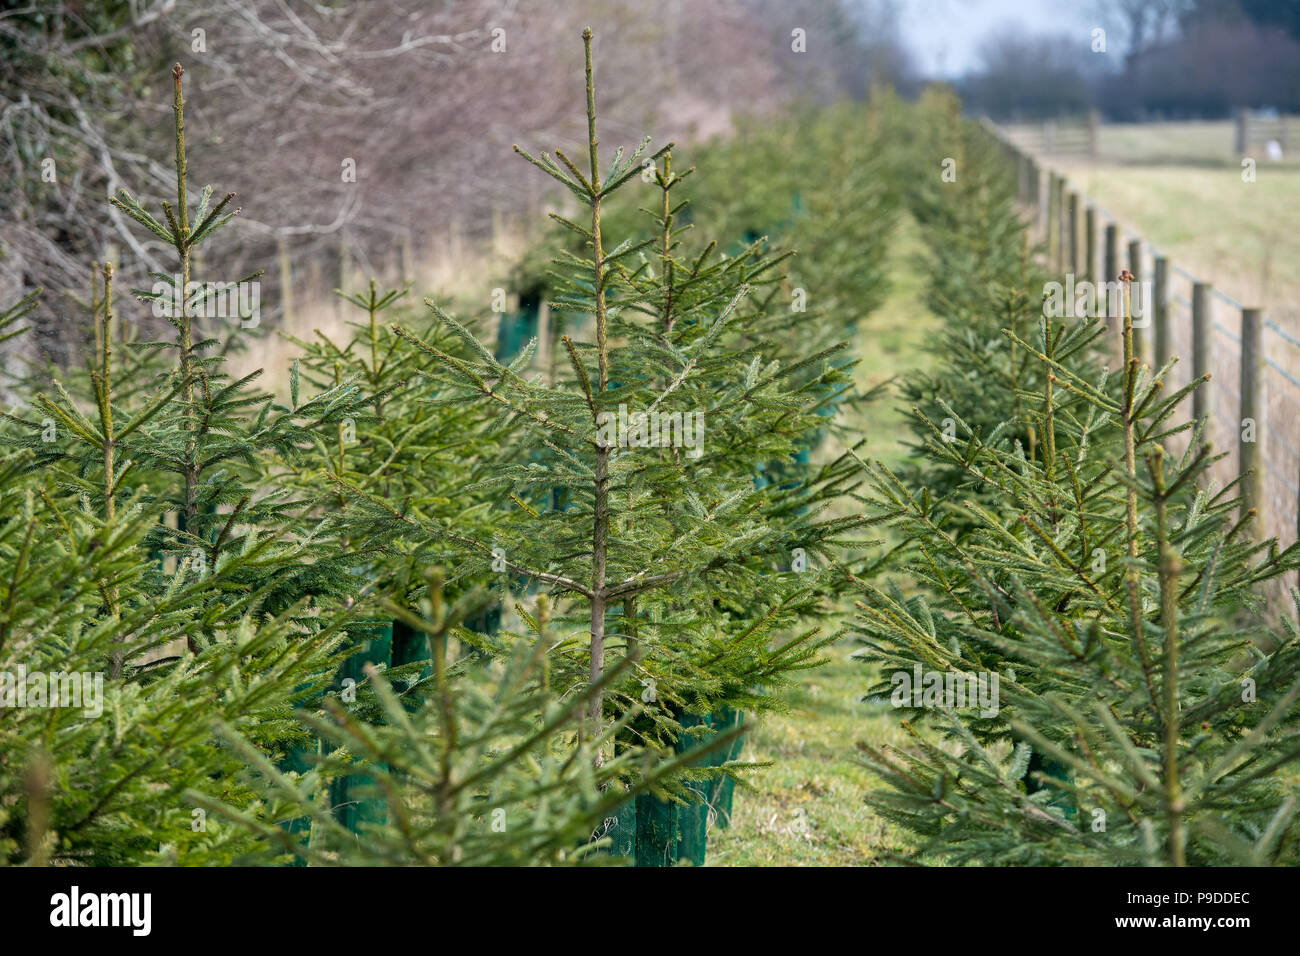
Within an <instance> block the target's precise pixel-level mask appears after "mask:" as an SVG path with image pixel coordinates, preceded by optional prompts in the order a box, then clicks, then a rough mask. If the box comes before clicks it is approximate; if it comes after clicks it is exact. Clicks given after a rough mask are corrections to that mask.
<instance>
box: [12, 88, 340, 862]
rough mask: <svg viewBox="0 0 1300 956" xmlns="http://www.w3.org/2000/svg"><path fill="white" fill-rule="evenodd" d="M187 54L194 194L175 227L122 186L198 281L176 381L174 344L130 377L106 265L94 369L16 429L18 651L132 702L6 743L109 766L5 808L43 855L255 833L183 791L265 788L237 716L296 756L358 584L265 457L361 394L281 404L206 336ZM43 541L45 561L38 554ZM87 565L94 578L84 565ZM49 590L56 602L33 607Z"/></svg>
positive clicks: (206, 203) (132, 850)
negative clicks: (342, 597)
mask: <svg viewBox="0 0 1300 956" xmlns="http://www.w3.org/2000/svg"><path fill="white" fill-rule="evenodd" d="M181 72H182V71H181V70H180V67H179V66H178V67H177V68H176V70H175V71H174V78H175V100H174V109H175V131H176V165H177V193H178V196H177V205H176V206H175V207H173V206H172V205H171V204H170V203H164V218H165V219H166V221H167V226H163V225H162V224H161V223H160V222H159V220H157V219H156V218H154V217H152V216H151V215H150V214H149V213H148V212H147V211H145V210H144V208H143V207H142V206H141V205H140V204H139V203H138V202H136V201H135V200H134V199H133V198H131V197H130V196H129V195H128V194H126V193H125V192H124V193H122V194H120V195H119V197H118V198H117V200H116V202H118V203H119V204H120V206H121V208H123V209H124V210H126V211H127V212H128V213H129V214H130V215H131V216H132V218H134V219H135V220H136V221H138V222H140V223H141V224H142V225H144V226H145V227H146V228H147V229H149V231H150V232H151V233H153V234H154V235H155V236H158V237H160V238H164V239H166V240H167V241H168V242H169V244H170V245H171V246H172V247H173V248H174V249H175V250H176V252H177V256H178V263H179V266H180V272H179V274H178V276H176V277H167V276H157V277H156V278H157V279H158V280H159V282H160V284H161V286H162V289H161V291H160V290H159V289H158V287H155V291H154V292H149V293H142V294H141V297H142V298H143V299H145V300H146V301H151V302H165V301H166V300H167V299H168V297H169V296H170V295H172V294H175V295H180V293H181V292H182V290H183V292H184V294H185V298H184V302H183V305H182V307H181V308H180V309H179V310H177V311H176V312H174V313H170V314H168V320H169V322H171V324H172V326H173V327H174V328H175V330H176V333H177V338H176V341H175V342H174V343H137V346H138V347H139V348H142V349H145V350H155V351H170V352H171V353H173V354H174V355H175V359H176V361H175V364H174V365H173V366H172V367H171V368H170V369H169V370H167V371H166V373H165V374H164V375H163V376H162V377H161V380H159V379H158V378H157V377H154V376H151V375H148V374H145V373H146V370H152V369H154V368H157V367H159V365H160V363H156V362H130V363H126V368H127V370H128V371H129V372H130V373H131V374H135V375H138V376H139V377H140V378H142V379H143V380H144V381H143V384H142V383H141V382H140V381H136V382H131V383H127V384H126V385H125V386H121V387H119V385H120V378H121V374H122V373H121V368H120V366H119V360H120V356H121V354H122V350H121V343H120V342H119V336H118V330H119V328H120V327H121V326H122V325H123V324H124V323H120V322H119V321H118V316H117V312H118V309H117V303H116V301H115V299H114V295H113V290H112V284H111V279H112V269H111V267H106V268H105V270H104V273H103V286H102V293H100V292H97V293H96V294H95V295H93V296H92V306H93V309H94V310H95V315H94V319H95V323H96V324H95V336H94V341H95V343H96V350H95V352H94V354H93V356H92V358H91V359H90V360H89V361H88V363H87V375H86V376H85V378H84V379H81V380H80V381H79V382H78V384H76V385H74V387H73V388H71V389H69V388H64V387H63V385H62V383H61V382H60V381H57V380H56V381H55V382H54V388H55V394H54V395H53V396H50V395H40V396H38V397H37V399H36V401H35V403H34V411H35V413H36V416H37V417H38V418H39V416H41V415H44V416H45V417H44V418H43V419H40V420H36V421H33V420H32V419H30V418H27V417H25V415H27V414H30V412H24V413H18V414H13V415H9V416H6V418H7V419H8V423H9V424H10V425H11V426H16V427H10V428H9V429H7V434H6V436H5V437H6V444H7V445H9V446H10V447H13V446H18V451H17V452H16V453H15V454H14V455H13V456H11V457H8V458H7V459H6V475H7V477H9V478H11V479H12V480H13V482H14V483H15V484H14V485H13V487H11V488H10V489H9V491H10V494H9V497H10V500H11V501H15V502H16V501H20V500H22V496H23V495H24V494H26V495H27V496H28V497H27V505H26V506H25V508H24V510H22V511H19V510H17V509H15V510H13V511H12V512H11V510H10V508H9V506H6V509H5V514H6V515H7V516H8V515H9V514H11V513H12V514H14V515H15V517H14V518H13V519H12V520H11V521H10V522H9V524H8V527H7V530H8V532H9V533H8V535H7V541H6V545H5V548H4V550H3V551H0V557H2V558H3V564H4V567H3V570H2V571H0V573H2V574H3V576H4V578H5V580H6V582H7V585H6V595H7V597H6V598H5V601H6V603H5V617H4V619H3V621H2V622H0V627H2V628H3V630H4V633H5V635H6V637H5V640H4V641H3V642H0V643H3V644H4V645H5V646H6V650H7V651H8V653H9V654H10V655H13V656H11V657H8V658H7V660H6V663H9V664H15V665H21V666H23V667H26V668H27V670H28V672H29V673H39V674H46V673H50V672H54V671H59V672H66V673H76V674H81V673H82V672H85V673H87V674H91V675H94V674H98V675H99V677H100V679H101V680H102V679H103V678H104V677H105V675H106V676H107V689H106V694H107V695H108V697H109V701H108V705H109V708H110V710H109V712H110V713H111V714H112V715H113V717H112V719H109V718H108V717H106V716H103V715H100V716H97V717H95V718H93V719H89V720H87V719H83V718H82V717H81V715H79V714H77V713H75V712H73V711H68V710H63V709H59V710H57V711H54V713H55V714H56V715H57V720H56V723H57V724H58V725H59V726H60V728H61V730H60V733H61V736H60V738H59V741H58V742H57V743H58V745H57V746H55V745H54V744H53V743H52V742H51V741H50V740H47V739H45V734H46V733H47V731H48V730H49V728H50V727H51V726H52V725H51V724H50V723H49V720H48V718H46V717H45V716H44V715H43V714H41V712H39V711H38V712H35V714H36V716H33V714H32V713H29V712H26V711H24V712H22V714H21V717H22V719H21V720H20V721H19V724H20V729H21V731H22V732H20V733H18V734H16V735H15V736H13V737H12V738H9V739H8V740H7V741H6V743H7V745H10V746H12V747H14V748H15V750H14V754H15V756H14V757H13V759H12V760H9V761H7V763H6V766H7V767H9V768H10V770H11V771H12V772H18V771H19V770H20V769H21V768H22V767H24V766H27V765H28V764H29V763H30V764H31V766H33V767H35V766H37V764H38V763H39V764H40V766H42V767H45V770H42V771H41V772H42V773H45V772H46V771H48V773H49V774H52V775H53V779H56V780H58V781H65V780H67V779H78V780H81V779H87V780H92V781H93V782H91V783H90V784H87V785H85V786H82V787H79V788H71V789H69V790H67V792H63V790H61V789H58V788H56V789H55V791H53V792H47V790H44V789H38V790H33V791H32V795H33V796H32V801H33V802H30V803H29V804H28V806H27V808H26V811H25V812H26V819H25V820H24V817H23V815H22V814H11V815H10V816H9V817H8V821H7V823H8V825H10V826H12V827H21V826H26V827H27V830H28V831H29V832H30V833H32V834H37V835H39V837H40V839H39V840H38V841H37V842H39V843H40V846H41V847H42V849H41V852H42V853H43V854H44V855H45V857H44V858H46V859H56V858H57V859H60V860H63V859H67V860H73V859H76V860H87V861H92V862H114V861H116V862H122V861H144V860H149V859H155V858H157V854H159V853H161V852H163V850H160V846H169V847H171V848H172V850H171V851H168V852H173V851H174V852H175V853H178V854H181V855H183V856H184V858H185V860H186V862H221V861H229V860H231V859H233V858H234V855H235V854H240V855H242V854H246V853H250V852H256V850H257V848H258V845H259V844H258V841H257V840H256V839H255V838H250V835H249V834H246V833H245V834H242V835H241V836H239V837H238V838H237V839H234V840H233V841H232V840H231V839H229V838H227V837H226V836H225V835H212V834H209V835H207V836H203V835H202V834H203V833H204V832H205V831H204V830H203V829H202V828H201V827H196V828H195V830H194V832H195V833H197V834H200V835H198V836H194V837H189V836H184V837H180V838H176V837H175V832H174V830H175V826H176V822H177V820H178V819H179V818H180V817H181V816H182V815H183V816H185V817H187V818H188V816H189V814H190V812H191V809H192V806H191V805H189V804H185V803H183V801H182V800H181V797H180V795H181V794H182V793H183V792H184V791H185V790H186V789H190V788H197V789H204V788H208V789H209V790H211V789H212V788H214V787H215V788H216V790H217V792H218V793H219V795H220V796H221V797H222V798H223V799H227V800H231V801H233V802H235V803H236V804H238V805H241V806H247V805H248V803H249V799H248V793H247V791H244V790H242V789H241V788H238V787H235V786H234V785H228V784H224V783H221V782H220V781H224V780H225V779H227V778H228V776H229V774H230V773H232V772H233V769H234V768H235V767H236V766H237V765H238V761H237V759H236V758H235V757H234V756H233V755H232V754H231V753H229V752H228V751H226V750H224V749H222V748H219V747H216V748H214V741H213V738H212V736H211V732H212V725H213V721H214V720H217V719H221V720H234V721H235V724H236V725H237V726H239V727H241V728H245V732H246V733H248V734H249V736H250V738H251V739H252V741H253V742H254V744H255V745H256V746H258V747H263V748H266V749H267V750H268V752H271V753H278V752H280V751H281V750H282V749H283V748H284V747H285V746H286V745H288V744H289V743H290V742H292V741H294V740H298V739H301V738H302V737H304V736H305V732H304V731H303V730H302V728H301V726H300V725H299V724H298V722H297V721H296V720H294V719H293V718H292V716H291V709H292V704H293V702H294V701H295V700H296V699H299V698H301V697H302V696H303V695H305V694H309V693H311V692H312V689H313V688H315V687H317V686H319V685H321V684H323V683H324V681H325V679H326V677H327V676H328V675H329V673H330V672H331V671H332V670H333V669H334V667H336V666H337V663H338V661H337V656H336V655H335V654H334V652H335V650H336V649H337V645H338V644H339V643H340V640H341V638H340V635H339V634H338V633H337V632H338V629H339V627H340V625H341V624H342V618H340V617H338V616H337V615H336V612H337V611H338V610H339V608H338V607H337V606H336V605H334V604H332V603H331V602H330V601H329V599H328V594H329V592H330V591H331V590H335V591H341V590H344V586H345V585H346V583H347V579H346V577H345V576H344V575H343V574H342V569H344V568H345V567H346V563H347V562H348V561H349V560H350V559H349V557H348V556H346V555H337V554H333V553H325V552H323V551H322V550H321V549H320V548H319V547H317V546H316V545H315V542H314V540H313V529H312V528H311V527H310V526H309V525H307V524H305V523H304V522H303V521H300V520H298V516H299V515H305V514H306V513H307V512H308V511H309V505H310V503H306V504H301V505H300V504H298V503H295V502H291V501H289V500H288V499H287V497H286V496H285V495H284V494H283V493H279V492H277V491H275V490H274V489H271V488H269V487H268V485H267V484H266V482H265V476H264V473H263V469H264V468H265V465H266V461H265V456H266V454H268V453H269V452H271V451H275V452H277V453H280V454H291V453H292V452H293V451H294V450H295V449H297V448H298V447H299V446H301V445H306V444H307V443H308V441H309V440H310V437H311V435H312V429H313V428H320V427H323V426H326V425H328V424H329V423H330V422H331V421H332V420H335V418H337V417H341V416H342V415H345V414H348V413H349V412H350V411H351V409H352V407H353V406H352V404H350V399H351V396H350V394H349V393H347V392H346V391H343V390H339V391H336V392H334V393H332V394H330V395H327V396H323V397H321V398H319V399H318V400H316V401H314V402H313V403H308V404H307V405H304V406H298V405H297V402H296V400H295V407H294V408H292V409H286V408H282V407H279V406H275V405H274V404H273V402H272V401H271V399H270V397H269V396H258V395H253V394H249V392H248V382H249V380H250V378H251V377H250V378H246V379H243V380H241V381H238V382H232V381H230V380H229V379H228V378H227V377H226V376H224V375H223V374H222V372H221V370H220V357H212V356H207V355H205V354H204V353H205V352H207V351H208V350H210V349H211V348H212V347H213V344H214V343H213V342H212V341H210V340H203V339H202V338H200V336H199V334H198V331H197V330H198V328H199V322H198V321H197V320H198V316H199V315H200V314H201V313H202V312H203V311H204V310H205V309H204V305H203V302H204V296H205V294H206V293H207V292H208V291H209V290H207V289H200V291H199V292H198V294H197V295H196V294H194V292H193V290H192V288H191V286H190V281H191V276H190V263H191V261H192V260H191V257H192V254H193V252H194V250H195V249H196V248H197V247H198V246H199V244H200V243H202V242H203V241H204V240H205V239H206V238H207V237H209V236H210V235H211V234H212V232H213V231H214V230H215V229H217V228H219V227H220V226H221V225H224V223H225V222H227V221H228V220H229V218H230V217H229V215H226V216H223V215H221V211H222V209H223V208H224V207H225V206H226V205H227V204H228V202H229V200H230V198H231V197H226V199H225V200H223V201H222V202H220V203H218V204H217V205H216V206H215V207H211V208H209V207H210V197H211V190H210V189H207V190H204V194H203V197H202V198H201V199H200V202H199V204H198V210H197V212H195V214H194V216H193V218H192V219H191V217H190V214H189V210H188V203H187V164H186V153H185V144H184V132H183V131H184V125H183V112H182V108H183V99H182V95H181ZM191 222H193V223H194V224H195V225H193V227H191V225H190V223H191ZM163 311H165V310H163ZM73 379H74V382H75V381H77V379H76V376H75V373H74V375H73ZM332 416H333V417H332ZM19 476H22V477H21V480H20V479H19ZM24 483H25V487H24ZM33 495H35V496H38V497H37V498H34V497H32V496H33ZM169 514H170V515H172V516H173V519H174V521H175V524H176V525H177V527H176V528H174V529H173V528H171V527H169V525H168V523H167V522H166V521H165V520H164V519H166V518H167V516H168V515H169ZM36 547H39V548H40V549H41V552H42V553H44V552H47V551H48V553H49V555H50V557H49V558H48V560H43V562H37V561H35V560H34V557H33V556H34V552H33V548H36ZM166 551H170V552H171V554H172V555H173V556H174V557H175V558H176V559H177V560H176V564H175V567H174V569H172V568H169V566H168V565H169V562H168V561H166V560H164V559H163V557H162V554H163V552H166ZM56 557H57V559H58V560H61V561H63V564H62V565H60V564H58V563H57V562H56V560H55V558H56ZM78 562H80V563H78ZM42 564H48V567H43V566H42ZM76 574H87V575H88V576H87V577H85V579H84V581H81V582H78V581H77V580H76V578H75V575H76ZM309 604H310V605H311V606H310V607H309V606H308V605H309ZM42 607H43V608H45V610H46V619H45V620H40V618H39V617H37V616H34V615H35V614H36V611H37V609H40V608H42ZM50 608H57V609H59V613H58V614H50V613H49V609H50ZM186 647H188V649H189V652H188V653H185V652H184V650H183V649H184V648H186ZM178 648H179V649H180V650H178ZM168 655H170V656H168ZM177 655H179V656H177ZM38 718H39V719H38ZM123 721H125V723H123ZM128 731H129V732H128ZM65 743H66V744H68V746H65ZM28 748H30V750H31V753H30V754H28V753H26V752H24V751H25V750H26V749H28ZM151 749H152V751H153V752H152V753H151V752H150V751H151ZM42 753H45V754H46V756H41V754H42ZM33 772H35V771H33ZM209 774H213V776H209ZM42 779H44V778H42ZM34 786H35V785H34ZM43 786H45V785H44V784H42V787H43ZM186 826H187V827H188V826H189V821H188V819H187V821H186ZM115 833H116V834H117V836H118V837H120V839H117V838H115V837H114V834H115ZM34 839H35V837H34ZM47 843H48V845H47ZM15 845H16V844H15ZM263 853H265V847H264V845H263ZM173 858H179V857H173Z"/></svg>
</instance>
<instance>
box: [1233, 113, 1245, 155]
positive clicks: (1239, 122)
mask: <svg viewBox="0 0 1300 956" xmlns="http://www.w3.org/2000/svg"><path fill="white" fill-rule="evenodd" d="M1232 118H1233V130H1234V132H1235V133H1236V136H1235V139H1234V143H1233V145H1234V146H1236V148H1237V156H1238V158H1240V157H1242V156H1245V155H1246V146H1247V141H1246V110H1245V108H1244V107H1241V106H1238V107H1237V108H1236V109H1235V110H1234V111H1233V117H1232Z"/></svg>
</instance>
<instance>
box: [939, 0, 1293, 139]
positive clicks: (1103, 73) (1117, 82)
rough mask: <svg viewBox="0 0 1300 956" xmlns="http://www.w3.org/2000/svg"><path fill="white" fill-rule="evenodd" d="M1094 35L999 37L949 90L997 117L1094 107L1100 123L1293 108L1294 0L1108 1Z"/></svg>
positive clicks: (1100, 10) (1098, 8) (1033, 116)
mask: <svg viewBox="0 0 1300 956" xmlns="http://www.w3.org/2000/svg"><path fill="white" fill-rule="evenodd" d="M1096 12H1097V17H1096V19H1097V25H1098V27H1099V28H1100V29H1104V30H1105V31H1106V36H1105V38H1104V41H1105V49H1104V50H1103V49H1097V47H1098V46H1099V45H1100V44H1099V43H1098V40H1099V37H1098V36H1097V35H1096V34H1095V33H1094V32H1091V31H1090V32H1088V33H1078V34H1070V35H1060V36H1028V35H1024V34H1020V35H1016V34H1011V35H1007V34H1001V35H998V36H996V37H995V38H993V39H991V40H990V41H989V42H988V43H987V44H985V45H984V47H983V49H982V51H981V52H982V54H983V63H982V65H981V67H980V68H979V69H978V70H976V71H973V72H972V73H970V74H968V75H967V76H966V77H965V78H964V79H963V80H962V81H961V82H960V83H959V84H958V87H959V90H960V92H961V95H962V98H963V100H964V101H965V102H966V103H967V104H968V106H969V107H970V108H971V109H973V110H976V111H979V112H984V113H988V114H989V115H991V116H994V117H996V118H999V119H1036V118H1042V117H1045V116H1056V115H1060V114H1063V113H1077V112H1082V111H1084V110H1087V109H1090V108H1096V109H1099V110H1101V112H1102V113H1103V114H1104V115H1105V116H1106V117H1108V118H1109V119H1114V120H1141V119H1149V118H1153V117H1163V118H1171V119H1172V118H1207V119H1210V118H1219V117H1223V116H1227V115H1229V114H1230V113H1231V112H1232V110H1233V109H1234V108H1235V107H1238V106H1245V107H1252V108H1263V107H1275V108H1277V109H1278V110H1281V111H1283V112H1297V111H1300V0H1109V2H1103V3H1098V4H1097V5H1096Z"/></svg>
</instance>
